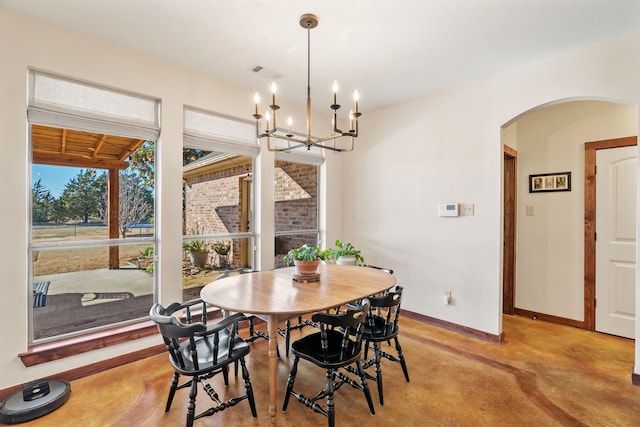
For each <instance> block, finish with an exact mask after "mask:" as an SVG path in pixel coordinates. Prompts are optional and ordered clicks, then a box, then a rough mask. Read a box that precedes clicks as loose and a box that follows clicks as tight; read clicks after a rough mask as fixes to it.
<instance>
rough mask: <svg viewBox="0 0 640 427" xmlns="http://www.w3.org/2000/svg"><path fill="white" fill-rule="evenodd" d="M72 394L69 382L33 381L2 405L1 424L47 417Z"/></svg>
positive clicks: (0, 412) (0, 409) (0, 405)
mask: <svg viewBox="0 0 640 427" xmlns="http://www.w3.org/2000/svg"><path fill="white" fill-rule="evenodd" d="M70 393H71V384H69V383H68V382H67V381H61V380H52V381H45V380H37V381H33V382H31V383H29V384H27V385H25V386H24V387H23V388H22V390H19V391H17V392H15V393H13V394H11V395H10V396H9V397H7V398H6V399H5V400H3V401H2V402H1V403H0V422H2V423H5V424H16V423H22V422H25V421H30V420H33V419H35V418H38V417H41V416H43V415H46V414H48V413H50V412H52V411H54V410H56V409H58V408H59V407H60V406H62V405H63V404H64V403H65V402H66V401H67V399H69V394H70Z"/></svg>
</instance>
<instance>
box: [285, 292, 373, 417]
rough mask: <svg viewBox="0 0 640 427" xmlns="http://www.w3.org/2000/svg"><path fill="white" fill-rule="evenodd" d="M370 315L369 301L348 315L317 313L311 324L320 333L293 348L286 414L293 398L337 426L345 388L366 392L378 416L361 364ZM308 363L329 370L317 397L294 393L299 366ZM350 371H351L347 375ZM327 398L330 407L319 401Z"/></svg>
mask: <svg viewBox="0 0 640 427" xmlns="http://www.w3.org/2000/svg"><path fill="white" fill-rule="evenodd" d="M368 311H369V303H368V301H367V300H364V301H362V304H361V305H360V306H359V307H358V308H357V309H351V310H347V311H346V312H344V313H339V314H332V313H315V314H314V315H313V316H312V317H311V320H312V321H313V322H315V323H316V324H317V326H318V327H319V329H320V331H319V332H316V333H313V334H310V335H306V336H305V337H303V338H300V339H299V340H297V341H294V342H293V343H292V344H291V351H292V352H293V354H294V356H295V359H294V361H293V365H292V367H291V373H290V374H289V380H288V381H287V389H286V392H285V395H284V403H283V405H282V410H283V411H286V410H287V406H288V404H289V398H290V397H291V396H293V397H295V398H296V399H297V400H298V401H299V402H301V403H303V404H304V405H305V406H307V407H308V408H310V409H312V410H313V411H315V412H318V413H320V414H322V415H324V416H326V417H327V418H328V423H329V427H334V426H335V407H334V392H335V391H337V390H338V389H339V388H340V387H342V386H343V385H344V384H349V385H350V386H352V387H354V388H356V389H358V390H360V391H362V392H363V393H364V395H365V398H366V399H367V403H368V405H369V412H370V413H371V415H374V414H375V409H374V407H373V402H372V400H371V393H370V392H369V387H368V386H367V380H366V377H365V373H364V370H363V369H362V366H361V364H360V357H361V352H362V333H363V330H364V320H365V318H366V316H367V313H368ZM300 359H304V360H306V361H308V362H311V363H312V364H313V365H315V366H318V367H319V368H322V369H326V372H327V375H326V378H327V381H326V384H325V386H324V388H323V389H322V390H321V391H320V392H319V393H317V394H316V395H315V396H314V397H311V398H309V397H306V396H305V395H303V394H302V393H299V392H297V391H295V390H294V389H293V386H294V383H295V379H296V373H297V371H298V362H299V361H300ZM346 367H351V371H347V370H346V369H343V368H346ZM349 372H355V373H356V374H357V377H358V378H357V379H354V378H352V376H351V375H350V374H349ZM323 398H326V399H327V401H326V406H322V405H321V404H320V403H318V401H319V400H320V399H323Z"/></svg>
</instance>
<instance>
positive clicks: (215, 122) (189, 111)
mask: <svg viewBox="0 0 640 427" xmlns="http://www.w3.org/2000/svg"><path fill="white" fill-rule="evenodd" d="M183 137H184V147H185V148H196V149H199V150H205V151H218V152H223V153H233V154H240V155H243V156H252V157H255V156H257V155H258V153H259V152H260V147H259V146H258V143H257V140H256V130H255V126H254V125H252V124H251V123H248V122H243V121H240V120H237V119H232V118H230V117H226V116H222V115H219V114H215V113H211V112H208V111H204V110H199V109H196V108H193V107H185V108H184V135H183Z"/></svg>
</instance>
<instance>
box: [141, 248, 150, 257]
mask: <svg viewBox="0 0 640 427" xmlns="http://www.w3.org/2000/svg"><path fill="white" fill-rule="evenodd" d="M140 255H142V256H144V257H151V256H153V246H147V247H146V248H144V249H143V250H141V251H140Z"/></svg>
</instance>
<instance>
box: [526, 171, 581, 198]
mask: <svg viewBox="0 0 640 427" xmlns="http://www.w3.org/2000/svg"><path fill="white" fill-rule="evenodd" d="M549 191H571V172H556V173H541V174H537V175H529V193H543V192H549Z"/></svg>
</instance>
